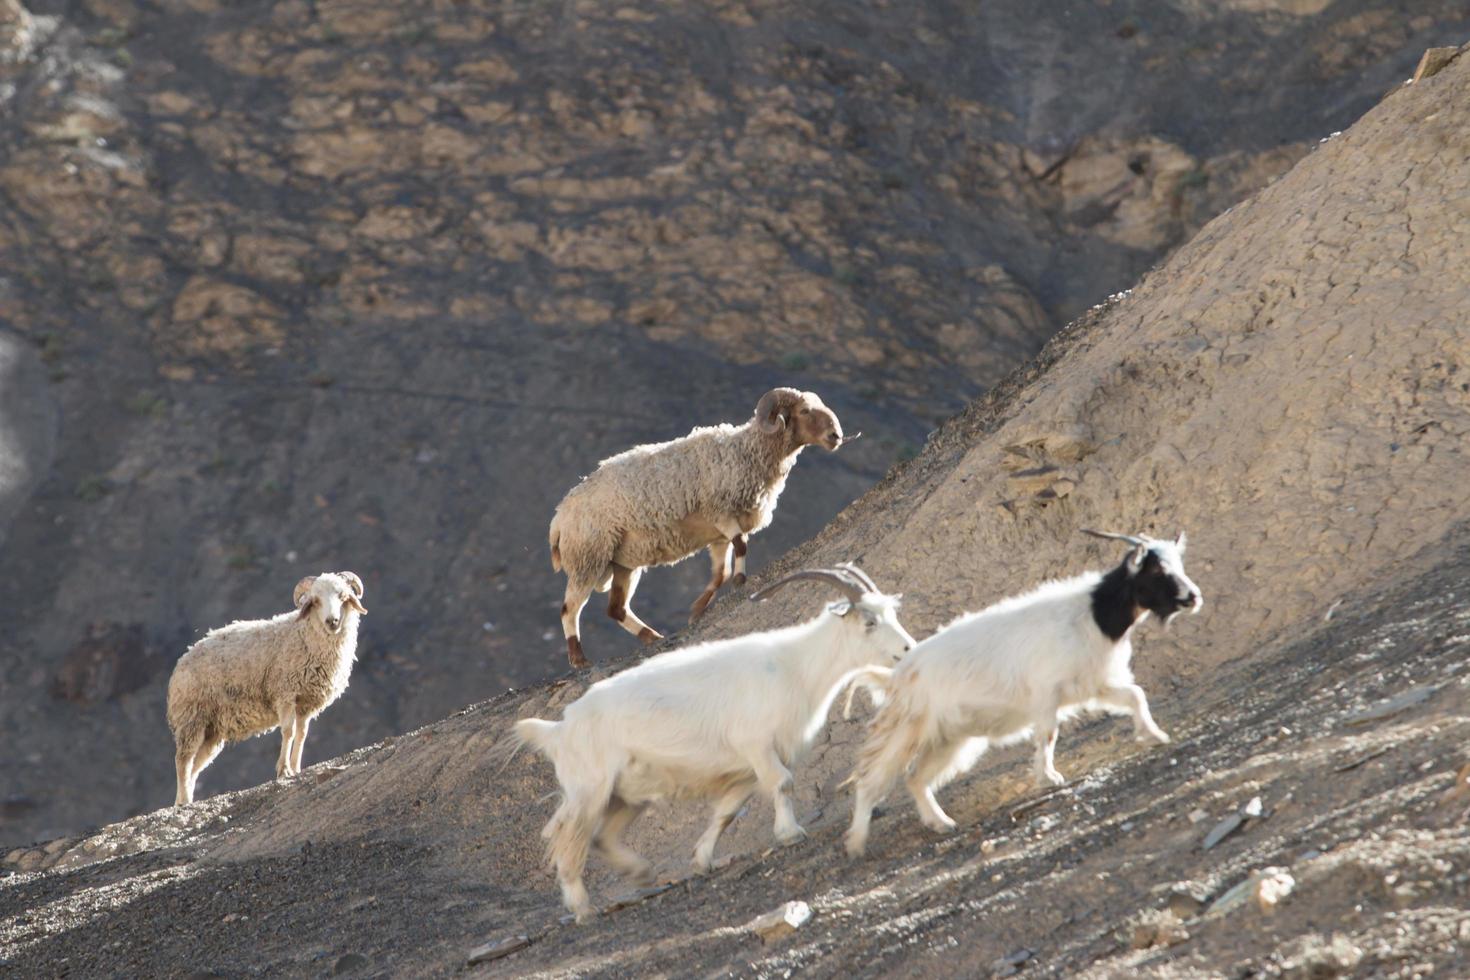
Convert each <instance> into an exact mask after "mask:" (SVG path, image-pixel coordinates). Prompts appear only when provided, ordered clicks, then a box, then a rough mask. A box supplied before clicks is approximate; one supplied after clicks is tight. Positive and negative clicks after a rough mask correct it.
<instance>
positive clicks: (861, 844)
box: [846, 834, 868, 860]
mask: <svg viewBox="0 0 1470 980" xmlns="http://www.w3.org/2000/svg"><path fill="white" fill-rule="evenodd" d="M846 849H847V856H848V857H850V858H852V859H853V860H857V859H858V858H860V857H862V856H863V855H864V854H866V853H867V851H868V839H867V838H866V837H855V836H853V835H852V834H848V835H847V842H846Z"/></svg>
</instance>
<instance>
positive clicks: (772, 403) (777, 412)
mask: <svg viewBox="0 0 1470 980" xmlns="http://www.w3.org/2000/svg"><path fill="white" fill-rule="evenodd" d="M799 401H801V392H799V391H797V390H796V389H795V388H772V389H771V390H770V391H768V392H766V393H765V394H764V395H761V400H760V401H758V402H756V405H755V418H756V424H757V425H758V426H760V430H761V431H762V432H766V433H770V432H779V431H781V429H782V428H784V427H785V425H786V422H787V421H788V420H787V416H788V415H789V414H790V412H791V406H793V405H795V404H796V403H797V402H799ZM778 417H779V419H780V421H777V418H778Z"/></svg>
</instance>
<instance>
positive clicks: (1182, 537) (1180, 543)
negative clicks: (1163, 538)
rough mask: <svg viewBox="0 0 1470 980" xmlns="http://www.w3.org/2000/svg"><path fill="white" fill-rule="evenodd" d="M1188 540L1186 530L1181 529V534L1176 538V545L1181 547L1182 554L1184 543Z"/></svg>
mask: <svg viewBox="0 0 1470 980" xmlns="http://www.w3.org/2000/svg"><path fill="white" fill-rule="evenodd" d="M1186 542H1187V538H1186V537H1185V534H1184V532H1183V531H1180V532H1179V536H1178V537H1176V538H1175V539H1174V547H1176V548H1178V549H1179V553H1180V554H1181V555H1182V554H1184V545H1185V544H1186Z"/></svg>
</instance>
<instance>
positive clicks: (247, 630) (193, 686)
mask: <svg viewBox="0 0 1470 980" xmlns="http://www.w3.org/2000/svg"><path fill="white" fill-rule="evenodd" d="M292 598H293V601H294V603H295V606H296V609H295V610H294V611H293V612H288V613H281V614H280V615H279V616H275V617H272V618H271V619H254V620H244V621H237V622H234V623H231V624H230V625H228V626H222V627H220V628H219V629H216V630H210V631H209V632H208V633H206V634H205V635H204V636H203V637H202V638H200V640H199V641H198V642H196V643H195V644H194V645H193V646H191V647H190V648H189V649H188V650H187V651H185V653H184V655H183V656H182V657H180V658H179V662H178V664H177V665H176V666H175V667H174V672H173V676H171V677H170V678H169V682H168V727H169V728H170V729H171V730H172V731H173V734H174V744H175V747H176V753H175V768H176V770H177V774H178V793H177V795H176V796H175V797H174V803H175V805H177V804H179V803H192V802H193V801H194V783H195V781H196V780H198V778H199V773H201V772H202V771H203V770H204V767H205V766H207V765H209V764H210V763H211V762H213V761H214V757H215V756H216V755H218V754H219V751H220V749H221V748H223V747H224V744H225V743H226V742H239V741H243V740H244V739H247V738H249V737H251V736H252V735H263V734H265V733H266V732H269V731H270V730H271V729H273V728H277V727H279V728H280V729H281V754H280V758H279V759H278V760H277V761H276V776H277V777H281V776H291V775H295V774H296V773H297V772H300V771H301V748H302V746H303V745H304V744H305V743H306V730H307V728H308V727H309V726H310V725H311V721H312V719H313V718H315V717H316V716H317V715H319V714H321V712H322V709H323V708H325V707H326V706H327V705H329V704H331V703H332V702H333V701H335V700H337V698H338V697H339V696H340V695H341V694H342V692H343V691H344V690H346V688H347V681H348V678H349V677H350V676H351V674H352V663H353V660H354V659H356V656H357V622H358V617H359V616H362V615H365V614H366V613H367V610H366V609H364V608H363V605H362V601H361V600H362V579H360V578H358V577H357V576H356V575H354V574H353V573H352V572H323V573H322V574H320V575H316V576H307V577H306V578H304V579H302V580H301V581H300V582H297V583H296V590H295V592H294V594H293V597H292Z"/></svg>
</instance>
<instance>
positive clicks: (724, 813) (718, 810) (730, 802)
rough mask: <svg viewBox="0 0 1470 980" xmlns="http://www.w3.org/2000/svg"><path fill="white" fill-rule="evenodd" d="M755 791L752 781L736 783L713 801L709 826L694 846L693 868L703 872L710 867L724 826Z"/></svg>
mask: <svg viewBox="0 0 1470 980" xmlns="http://www.w3.org/2000/svg"><path fill="white" fill-rule="evenodd" d="M754 792H755V783H754V782H744V783H737V784H736V785H734V786H731V787H730V788H729V789H727V790H726V791H725V795H724V796H721V797H720V798H719V800H718V801H716V802H715V808H714V811H713V812H712V813H711V814H710V821H709V827H708V828H706V829H705V832H704V834H703V835H701V836H700V838H699V843H698V844H697V845H696V846H695V848H694V870H695V871H698V872H699V873H700V874H704V873H705V872H706V871H708V870H709V869H710V865H712V864H713V863H714V860H715V844H716V843H717V842H718V841H719V839H720V835H721V834H723V833H724V832H725V828H726V827H728V826H730V821H731V820H734V819H735V814H737V813H739V812H740V808H741V807H743V806H744V805H745V801H746V800H748V799H750V794H751V793H754Z"/></svg>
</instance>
